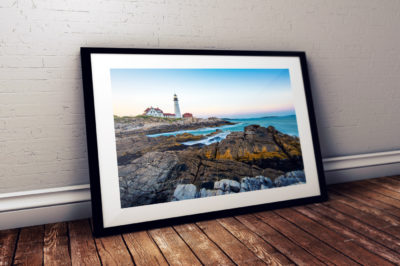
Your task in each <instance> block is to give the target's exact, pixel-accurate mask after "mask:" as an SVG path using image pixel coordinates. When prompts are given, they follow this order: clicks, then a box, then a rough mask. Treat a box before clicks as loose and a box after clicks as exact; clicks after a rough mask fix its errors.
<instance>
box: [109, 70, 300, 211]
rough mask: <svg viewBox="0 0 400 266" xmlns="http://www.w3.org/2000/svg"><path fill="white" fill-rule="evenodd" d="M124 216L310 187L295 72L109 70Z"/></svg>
mask: <svg viewBox="0 0 400 266" xmlns="http://www.w3.org/2000/svg"><path fill="white" fill-rule="evenodd" d="M110 77H111V89H112V102H113V115H114V128H115V137H116V152H117V160H118V176H119V187H120V199H121V207H122V208H129V207H134V206H140V205H148V204H156V203H163V202H171V201H181V200H191V199H197V198H203V197H218V196H221V195H227V194H236V193H246V192H250V191H256V190H262V189H275V188H277V187H284V186H289V185H296V184H304V183H306V178H305V175H304V167H303V160H302V156H301V145H300V141H299V133H298V127H297V120H296V112H295V108H294V103H293V91H292V88H291V82H290V74H289V69H235V68H230V69H223V68H219V69H212V68H208V69H159V68H157V69H156V68H154V69H143V68H142V69H139V68H128V69H127V68H112V69H110Z"/></svg>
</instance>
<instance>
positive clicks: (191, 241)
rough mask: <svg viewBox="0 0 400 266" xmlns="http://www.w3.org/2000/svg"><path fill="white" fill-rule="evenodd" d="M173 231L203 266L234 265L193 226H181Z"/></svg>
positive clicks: (175, 227)
mask: <svg viewBox="0 0 400 266" xmlns="http://www.w3.org/2000/svg"><path fill="white" fill-rule="evenodd" d="M174 229H175V230H176V232H178V234H179V235H180V236H181V238H182V239H183V240H184V241H185V242H186V244H187V245H188V246H189V247H190V248H191V249H192V251H193V252H194V253H195V254H196V255H197V258H199V260H200V261H201V262H202V263H203V264H204V265H234V264H233V262H232V261H231V260H230V259H229V258H228V257H227V256H226V255H225V254H224V253H223V252H222V251H221V250H220V249H219V248H218V246H216V245H215V244H214V243H213V242H212V241H211V240H210V239H209V238H208V237H207V236H206V235H205V234H204V233H203V232H202V231H201V230H200V229H199V227H198V226H197V225H195V224H182V225H177V226H174Z"/></svg>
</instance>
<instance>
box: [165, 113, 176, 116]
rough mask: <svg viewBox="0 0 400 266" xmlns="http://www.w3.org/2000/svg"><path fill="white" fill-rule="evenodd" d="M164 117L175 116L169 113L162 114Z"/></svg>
mask: <svg viewBox="0 0 400 266" xmlns="http://www.w3.org/2000/svg"><path fill="white" fill-rule="evenodd" d="M164 115H165V116H175V114H171V113H164Z"/></svg>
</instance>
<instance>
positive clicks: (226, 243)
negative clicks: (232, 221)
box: [197, 220, 265, 265]
mask: <svg viewBox="0 0 400 266" xmlns="http://www.w3.org/2000/svg"><path fill="white" fill-rule="evenodd" d="M197 225H198V226H199V227H200V229H201V230H202V231H203V232H204V233H205V234H206V235H207V236H208V237H209V238H210V239H211V240H212V241H214V243H216V244H217V245H218V246H219V247H220V248H221V249H222V250H223V251H224V252H225V253H226V254H227V255H228V256H229V257H230V258H231V259H232V260H233V261H234V262H235V263H236V264H238V265H248V264H250V265H265V263H264V262H263V261H262V260H260V259H259V258H258V257H257V256H256V255H255V254H254V253H253V252H251V251H250V250H249V249H248V248H247V247H246V246H245V245H243V244H242V243H241V242H240V241H239V240H237V239H236V238H235V237H234V236H233V235H232V234H230V233H229V232H228V231H227V230H226V229H225V228H224V227H223V226H222V225H221V224H219V223H218V222H217V221H215V220H212V221H204V222H198V223H197Z"/></svg>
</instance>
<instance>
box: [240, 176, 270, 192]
mask: <svg viewBox="0 0 400 266" xmlns="http://www.w3.org/2000/svg"><path fill="white" fill-rule="evenodd" d="M271 187H273V183H272V181H271V179H269V178H268V177H264V176H256V177H244V178H242V180H241V188H240V191H241V192H244V191H253V190H260V189H267V188H271Z"/></svg>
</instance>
